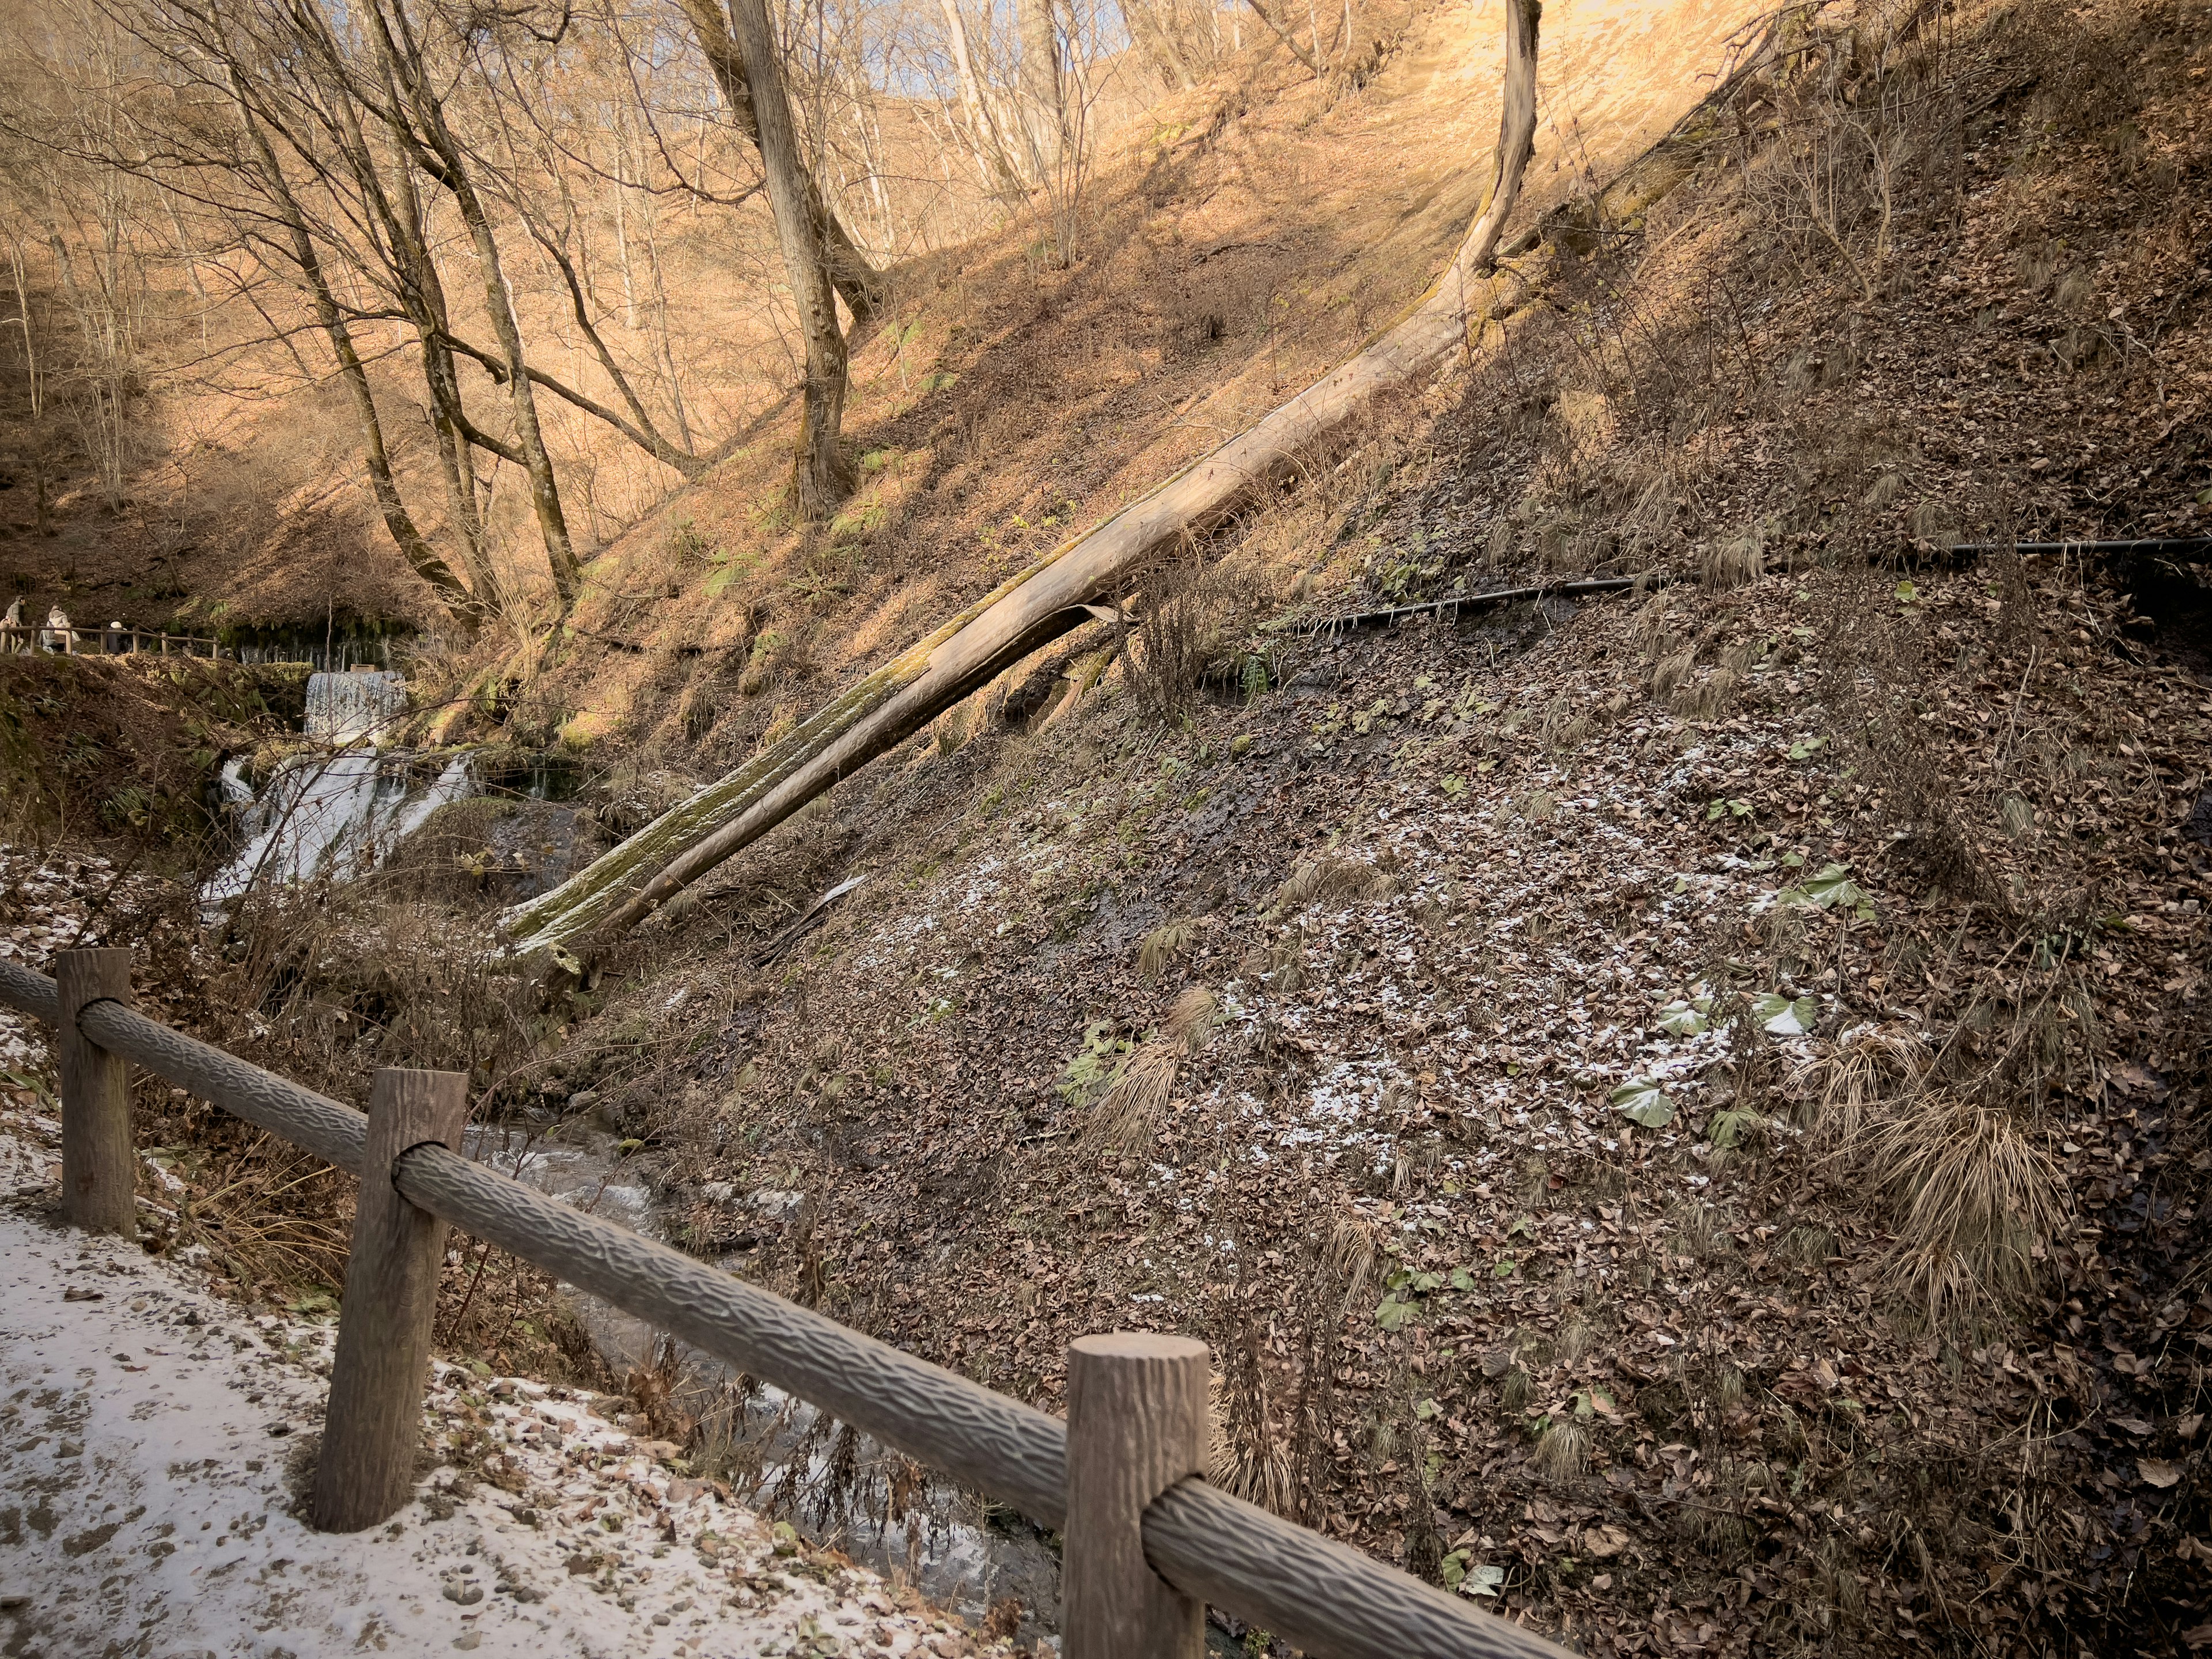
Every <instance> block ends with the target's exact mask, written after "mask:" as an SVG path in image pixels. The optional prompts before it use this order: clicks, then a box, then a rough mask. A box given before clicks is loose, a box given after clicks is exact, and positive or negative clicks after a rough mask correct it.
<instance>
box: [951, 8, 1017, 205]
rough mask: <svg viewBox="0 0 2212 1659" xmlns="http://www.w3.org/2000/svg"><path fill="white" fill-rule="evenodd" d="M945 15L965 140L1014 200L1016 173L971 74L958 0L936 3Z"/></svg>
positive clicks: (1002, 135)
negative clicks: (963, 113) (963, 115)
mask: <svg viewBox="0 0 2212 1659" xmlns="http://www.w3.org/2000/svg"><path fill="white" fill-rule="evenodd" d="M938 4H939V7H940V8H941V9H943V11H944V13H945V38H946V40H948V41H949V42H950V43H951V47H952V68H953V72H954V73H955V74H956V75H957V76H959V78H960V103H961V106H962V107H963V108H964V109H965V110H966V111H967V112H968V136H969V142H970V143H972V144H973V145H974V146H975V158H976V160H977V161H980V162H981V163H982V165H983V167H984V170H985V171H986V172H987V173H988V174H989V175H990V177H991V178H992V179H993V180H994V181H995V184H994V187H995V188H996V189H997V190H998V191H999V192H1000V194H1002V195H1006V196H1011V197H1015V198H1017V199H1018V198H1019V197H1021V195H1022V194H1023V191H1022V180H1021V173H1020V169H1019V168H1018V167H1015V165H1014V162H1013V158H1012V155H1009V154H1008V152H1007V149H1006V133H1005V131H1003V130H1002V129H1001V127H1000V122H999V119H998V117H997V116H995V115H994V114H993V113H992V111H991V100H990V97H989V95H988V94H987V91H986V89H985V88H984V86H983V83H982V82H981V79H980V78H979V77H978V76H977V75H976V73H975V59H974V58H972V57H971V56H969V51H968V20H967V19H966V18H965V17H963V16H962V15H961V13H960V0H938Z"/></svg>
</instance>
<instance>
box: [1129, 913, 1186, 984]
mask: <svg viewBox="0 0 2212 1659" xmlns="http://www.w3.org/2000/svg"><path fill="white" fill-rule="evenodd" d="M1199 927H1200V924H1199V923H1198V922H1197V921H1170V922H1163V923H1162V924H1161V925H1160V926H1159V927H1155V928H1153V929H1152V932H1151V933H1147V934H1146V935H1145V939H1144V943H1143V944H1141V945H1139V946H1138V947H1137V971H1138V972H1139V974H1141V975H1144V976H1145V977H1146V979H1158V977H1159V976H1160V975H1162V974H1164V973H1165V972H1166V971H1167V969H1168V964H1169V963H1172V962H1174V961H1175V960H1176V958H1177V957H1182V956H1184V955H1187V954H1188V952H1189V950H1190V947H1191V946H1192V945H1195V944H1197V943H1198V934H1199Z"/></svg>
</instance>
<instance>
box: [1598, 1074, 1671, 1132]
mask: <svg viewBox="0 0 2212 1659" xmlns="http://www.w3.org/2000/svg"><path fill="white" fill-rule="evenodd" d="M1606 1102H1607V1104H1608V1105H1610V1106H1611V1107H1612V1108H1613V1110H1615V1111H1617V1112H1619V1113H1620V1115H1622V1116H1623V1117H1625V1118H1626V1119H1627V1120H1628V1121H1630V1122H1631V1123H1640V1124H1642V1125H1643V1126H1644V1127H1645V1128H1647V1129H1663V1128H1665V1127H1667V1126H1668V1124H1670V1123H1672V1122H1673V1121H1674V1102H1673V1101H1671V1100H1669V1099H1668V1097H1667V1094H1666V1091H1664V1090H1662V1089H1661V1088H1660V1086H1659V1085H1657V1084H1656V1083H1654V1082H1653V1081H1652V1080H1651V1079H1650V1078H1644V1077H1632V1078H1631V1079H1628V1081H1627V1082H1626V1083H1624V1084H1622V1085H1620V1087H1619V1088H1618V1089H1615V1090H1614V1091H1613V1092H1612V1093H1611V1094H1609V1095H1607V1097H1606Z"/></svg>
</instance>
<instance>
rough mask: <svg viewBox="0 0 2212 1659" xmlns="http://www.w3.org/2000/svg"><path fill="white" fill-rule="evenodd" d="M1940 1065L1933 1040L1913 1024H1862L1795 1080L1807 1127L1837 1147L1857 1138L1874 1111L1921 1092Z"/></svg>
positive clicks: (1792, 1087)
mask: <svg viewBox="0 0 2212 1659" xmlns="http://www.w3.org/2000/svg"><path fill="white" fill-rule="evenodd" d="M1935 1061H1936V1054H1935V1050H1934V1049H1932V1048H1929V1046H1928V1039H1927V1038H1926V1037H1925V1036H1923V1035H1922V1034H1921V1033H1920V1032H1918V1031H1917V1030H1914V1029H1913V1028H1912V1027H1911V1026H1909V1025H1861V1026H1857V1027H1856V1028H1854V1029H1853V1030H1848V1031H1846V1032H1844V1034H1843V1036H1841V1037H1840V1038H1838V1040H1837V1042H1836V1044H1835V1046H1834V1047H1833V1048H1830V1049H1829V1050H1828V1052H1827V1053H1826V1054H1820V1055H1817V1056H1815V1057H1814V1058H1813V1059H1812V1060H1807V1061H1806V1062H1805V1063H1804V1064H1803V1065H1802V1066H1799V1067H1798V1068H1797V1069H1796V1071H1795V1072H1793V1073H1790V1081H1789V1085H1788V1092H1789V1095H1790V1097H1791V1098H1792V1099H1793V1100H1795V1101H1796V1103H1797V1121H1798V1124H1799V1126H1800V1127H1803V1128H1808V1129H1814V1130H1817V1131H1819V1132H1820V1135H1821V1136H1822V1138H1823V1139H1826V1140H1827V1141H1829V1142H1830V1143H1831V1144H1835V1145H1848V1144H1849V1143H1850V1142H1851V1141H1853V1140H1855V1139H1857V1137H1858V1135H1859V1133H1860V1131H1861V1130H1862V1129H1863V1127H1865V1125H1866V1123H1867V1121H1868V1118H1869V1115H1870V1112H1871V1111H1872V1109H1874V1108H1875V1107H1877V1106H1881V1105H1884V1104H1887V1103H1891V1102H1893V1101H1895V1100H1897V1099H1899V1097H1902V1096H1903V1095H1905V1094H1906V1093H1908V1092H1910V1091H1912V1090H1914V1089H1917V1087H1918V1086H1919V1085H1920V1083H1921V1080H1922V1079H1924V1078H1925V1077H1926V1076H1927V1075H1928V1069H1929V1066H1932V1065H1934V1064H1935Z"/></svg>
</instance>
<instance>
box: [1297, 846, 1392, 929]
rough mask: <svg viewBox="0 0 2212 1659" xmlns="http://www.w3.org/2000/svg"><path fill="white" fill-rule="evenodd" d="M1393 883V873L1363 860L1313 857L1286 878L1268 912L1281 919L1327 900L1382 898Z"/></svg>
mask: <svg viewBox="0 0 2212 1659" xmlns="http://www.w3.org/2000/svg"><path fill="white" fill-rule="evenodd" d="M1390 889H1391V881H1390V878H1389V876H1387V875H1385V874H1384V873H1383V872H1382V871H1380V870H1377V869H1376V867H1375V866H1373V865H1371V864H1369V863H1366V862H1364V860H1359V859H1349V858H1325V859H1309V860H1305V861H1304V862H1303V863H1301V864H1300V865H1298V866H1297V868H1295V869H1293V870H1292V871H1291V873H1290V874H1289V875H1288V876H1286V877H1285V878H1283V884H1282V885H1281V886H1280V887H1278V888H1277V889H1276V890H1275V896H1274V899H1273V902H1272V903H1271V904H1270V905H1269V906H1268V912H1269V914H1270V915H1274V916H1276V917H1283V916H1291V915H1297V913H1298V912H1299V911H1301V910H1303V909H1304V908H1306V907H1307V906H1308V905H1310V904H1318V903H1320V902H1322V901H1324V900H1327V899H1333V898H1341V899H1358V898H1376V897H1381V896H1383V895H1385V894H1387V893H1389V891H1390Z"/></svg>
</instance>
